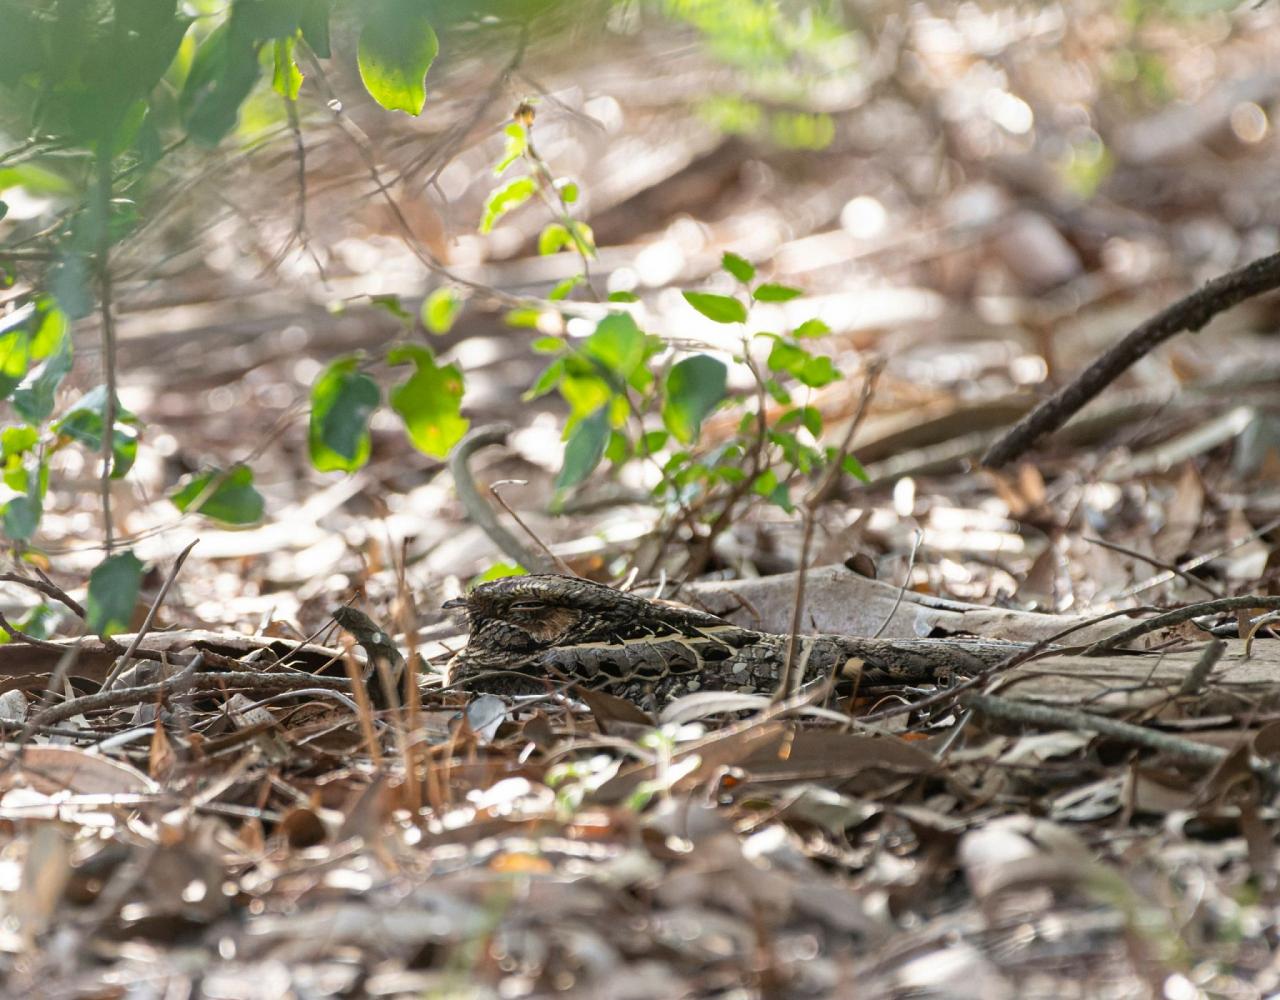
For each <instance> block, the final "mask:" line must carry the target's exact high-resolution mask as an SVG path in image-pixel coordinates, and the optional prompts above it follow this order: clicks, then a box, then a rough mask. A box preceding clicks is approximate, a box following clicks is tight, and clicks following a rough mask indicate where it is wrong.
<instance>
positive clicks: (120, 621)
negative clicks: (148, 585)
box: [85, 552, 142, 637]
mask: <svg viewBox="0 0 1280 1000" xmlns="http://www.w3.org/2000/svg"><path fill="white" fill-rule="evenodd" d="M141 585H142V561H141V560H140V559H139V558H138V557H137V556H135V555H134V554H133V553H132V552H121V553H120V554H119V555H115V556H109V557H108V558H106V559H104V560H103V561H102V562H100V563H99V564H98V565H97V567H96V568H95V569H94V571H93V572H92V573H90V574H89V596H88V598H87V599H86V601H85V608H86V611H87V616H86V624H87V625H88V626H89V631H90V632H94V633H96V634H98V635H100V636H104V637H105V636H110V635H115V634H116V633H117V632H124V631H127V630H128V628H129V622H130V621H131V619H132V618H133V610H134V608H135V607H136V606H137V604H138V589H139V588H140V586H141Z"/></svg>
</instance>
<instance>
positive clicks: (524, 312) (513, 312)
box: [502, 306, 542, 328]
mask: <svg viewBox="0 0 1280 1000" xmlns="http://www.w3.org/2000/svg"><path fill="white" fill-rule="evenodd" d="M541 317H542V310H541V309H534V308H533V307H532V306H525V307H522V308H520V309H508V310H507V313H506V315H504V316H503V317H502V321H503V322H504V323H506V324H507V326H523V327H530V328H532V327H536V326H537V325H538V320H539V319H540V318H541Z"/></svg>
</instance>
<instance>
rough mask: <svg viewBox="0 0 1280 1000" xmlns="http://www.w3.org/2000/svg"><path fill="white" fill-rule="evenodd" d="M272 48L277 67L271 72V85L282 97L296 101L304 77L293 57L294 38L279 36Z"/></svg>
mask: <svg viewBox="0 0 1280 1000" xmlns="http://www.w3.org/2000/svg"><path fill="white" fill-rule="evenodd" d="M272 48H273V57H274V59H275V69H274V71H273V72H272V74H271V86H272V87H274V88H275V92H276V93H277V94H279V95H280V96H281V97H285V98H287V99H288V100H290V101H296V100H297V99H298V91H299V90H300V89H301V88H302V79H303V77H302V70H300V69H299V68H298V64H297V63H296V62H295V61H294V58H293V39H292V38H277V39H276V40H275V42H274V44H273V46H272Z"/></svg>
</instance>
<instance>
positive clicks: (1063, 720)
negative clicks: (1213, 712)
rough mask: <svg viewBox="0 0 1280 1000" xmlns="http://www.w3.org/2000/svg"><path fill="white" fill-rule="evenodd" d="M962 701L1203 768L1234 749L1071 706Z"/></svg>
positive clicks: (1267, 773) (1260, 767)
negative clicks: (1164, 755) (1106, 739)
mask: <svg viewBox="0 0 1280 1000" xmlns="http://www.w3.org/2000/svg"><path fill="white" fill-rule="evenodd" d="M963 702H964V704H965V705H966V706H967V707H968V708H972V709H973V710H974V711H976V712H979V713H981V714H982V715H986V716H988V717H990V718H996V719H1003V720H1005V721H1007V722H1017V723H1022V724H1025V725H1032V726H1051V727H1053V728H1055V729H1064V730H1067V731H1071V732H1086V733H1097V734H1098V735H1100V736H1106V737H1107V738H1109V739H1114V740H1119V741H1120V742H1122V743H1128V744H1129V745H1131V746H1138V747H1144V748H1146V749H1149V750H1155V751H1158V752H1159V753H1163V754H1166V755H1168V756H1170V757H1173V758H1175V759H1177V760H1182V761H1186V762H1187V763H1189V764H1198V765H1200V766H1201V767H1204V768H1214V767H1217V766H1218V765H1220V764H1221V763H1222V762H1223V761H1224V760H1226V759H1227V757H1229V756H1230V755H1231V754H1232V752H1233V751H1232V750H1229V749H1227V748H1226V747H1219V746H1211V745H1209V744H1206V743H1197V742H1195V741H1194V740H1189V739H1186V738H1185V737H1182V736H1175V735H1173V734H1172V733H1162V732H1160V731H1159V730H1156V729H1147V728H1146V727H1145V726H1135V725H1134V724H1133V723H1131V722H1121V721H1119V720H1117V719H1108V718H1107V717H1105V716H1101V715H1092V714H1090V713H1089V712H1081V711H1080V710H1078V709H1074V708H1053V707H1052V706H1049V705H1038V704H1035V703H1034V702H1026V701H1015V700H1013V699H1012V698H999V697H996V696H994V695H987V694H973V695H969V696H967V697H966V698H964V699H963ZM1249 769H1250V770H1252V771H1253V772H1254V773H1255V774H1257V775H1259V776H1260V777H1263V778H1266V779H1267V780H1268V781H1270V782H1272V783H1275V782H1277V781H1280V768H1277V767H1276V765H1274V764H1271V763H1268V762H1265V761H1262V760H1258V759H1250V761H1249Z"/></svg>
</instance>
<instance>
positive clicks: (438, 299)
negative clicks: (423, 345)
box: [420, 285, 462, 334]
mask: <svg viewBox="0 0 1280 1000" xmlns="http://www.w3.org/2000/svg"><path fill="white" fill-rule="evenodd" d="M461 311H462V296H460V295H459V294H458V292H457V289H455V288H453V287H452V286H450V285H441V286H440V287H439V288H437V289H436V290H435V291H433V292H432V293H431V294H430V295H428V296H427V297H426V299H425V300H423V303H422V309H421V310H420V313H421V316H422V325H423V326H425V327H426V328H427V329H428V330H430V331H431V332H432V333H435V334H441V333H448V332H449V331H450V330H451V329H452V328H453V323H454V320H456V319H457V318H458V313H460V312H461Z"/></svg>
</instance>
